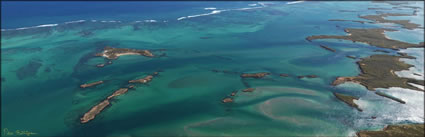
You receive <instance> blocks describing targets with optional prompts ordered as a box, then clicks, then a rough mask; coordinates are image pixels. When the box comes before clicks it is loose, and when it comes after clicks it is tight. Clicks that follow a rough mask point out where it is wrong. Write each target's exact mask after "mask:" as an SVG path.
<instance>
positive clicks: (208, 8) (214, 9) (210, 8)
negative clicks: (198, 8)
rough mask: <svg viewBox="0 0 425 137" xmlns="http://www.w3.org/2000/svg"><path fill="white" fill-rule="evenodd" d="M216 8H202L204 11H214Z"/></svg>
mask: <svg viewBox="0 0 425 137" xmlns="http://www.w3.org/2000/svg"><path fill="white" fill-rule="evenodd" d="M216 9H217V8H214V7H208V8H204V10H216Z"/></svg>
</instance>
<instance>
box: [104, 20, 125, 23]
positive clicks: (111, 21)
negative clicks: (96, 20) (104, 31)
mask: <svg viewBox="0 0 425 137" xmlns="http://www.w3.org/2000/svg"><path fill="white" fill-rule="evenodd" d="M100 22H103V23H107V22H109V23H116V22H121V21H116V20H109V21H107V20H102V21H100Z"/></svg>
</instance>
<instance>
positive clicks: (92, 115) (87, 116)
mask: <svg viewBox="0 0 425 137" xmlns="http://www.w3.org/2000/svg"><path fill="white" fill-rule="evenodd" d="M109 105H110V103H109V100H103V101H102V102H100V103H99V104H97V105H96V106H94V107H92V108H91V109H90V110H89V111H88V112H87V113H85V114H84V116H83V117H81V118H80V122H81V124H84V123H87V122H89V121H91V120H93V119H94V118H95V117H96V115H97V114H99V113H100V112H102V111H103V110H104V109H105V108H106V107H107V106H109Z"/></svg>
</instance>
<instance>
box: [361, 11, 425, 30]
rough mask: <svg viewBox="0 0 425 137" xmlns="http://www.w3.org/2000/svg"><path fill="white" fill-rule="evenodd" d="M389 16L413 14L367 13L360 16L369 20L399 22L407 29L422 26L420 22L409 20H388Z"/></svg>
mask: <svg viewBox="0 0 425 137" xmlns="http://www.w3.org/2000/svg"><path fill="white" fill-rule="evenodd" d="M388 16H411V15H410V14H399V13H384V14H379V15H366V16H359V17H360V18H363V19H367V20H372V21H375V22H378V23H394V24H399V25H401V26H403V28H406V29H410V30H413V29H416V28H420V27H419V26H420V25H419V24H414V23H411V22H410V21H409V20H387V19H385V17H388Z"/></svg>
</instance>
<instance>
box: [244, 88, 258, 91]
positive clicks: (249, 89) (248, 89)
mask: <svg viewBox="0 0 425 137" xmlns="http://www.w3.org/2000/svg"><path fill="white" fill-rule="evenodd" d="M254 90H255V88H246V89H244V90H242V91H243V92H253V91H254Z"/></svg>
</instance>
